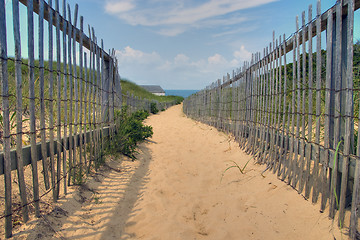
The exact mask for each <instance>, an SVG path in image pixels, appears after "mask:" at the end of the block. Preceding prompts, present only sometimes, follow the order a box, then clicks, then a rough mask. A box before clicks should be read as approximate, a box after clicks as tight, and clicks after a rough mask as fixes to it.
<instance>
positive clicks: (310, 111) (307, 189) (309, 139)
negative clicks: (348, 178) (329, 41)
mask: <svg viewBox="0 0 360 240" xmlns="http://www.w3.org/2000/svg"><path fill="white" fill-rule="evenodd" d="M308 22H309V28H310V29H312V5H310V6H309V11H308ZM308 39H309V40H308V54H309V62H308V69H309V74H308V86H309V88H308V99H309V101H308V134H307V142H312V135H313V130H312V127H313V123H312V119H313V54H312V53H313V44H312V42H313V40H312V37H311V32H310V31H308ZM320 44H321V42H320ZM319 54H321V50H320V53H319ZM320 56H321V55H320ZM304 101H305V100H304ZM308 146H309V145H308ZM303 147H304V151H306V153H307V154H306V170H305V179H304V184H305V197H306V198H309V196H310V190H311V183H312V181H311V179H310V178H311V175H310V172H311V147H308V148H306V149H305V146H303Z"/></svg>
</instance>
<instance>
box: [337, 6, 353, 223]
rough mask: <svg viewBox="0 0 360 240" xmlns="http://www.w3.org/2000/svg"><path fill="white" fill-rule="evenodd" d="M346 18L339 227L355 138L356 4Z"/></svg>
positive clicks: (349, 8)
mask: <svg viewBox="0 0 360 240" xmlns="http://www.w3.org/2000/svg"><path fill="white" fill-rule="evenodd" d="M345 16H346V17H345V18H344V16H342V21H343V29H342V31H343V32H342V35H343V40H342V44H343V46H344V47H345V49H343V53H345V54H343V53H342V54H343V56H344V59H342V60H343V61H344V64H345V66H347V67H346V69H345V71H344V72H343V73H342V81H343V85H345V87H346V90H344V91H345V92H343V94H344V95H345V102H344V103H342V106H341V107H342V108H345V117H344V118H345V132H344V152H343V154H344V159H343V162H342V175H341V187H340V202H339V225H340V227H342V226H343V225H344V218H345V201H346V192H347V186H348V179H349V176H348V172H349V154H350V153H351V149H350V148H351V145H352V137H353V128H354V127H353V124H352V117H353V110H354V109H353V106H354V102H353V44H354V43H353V41H354V2H353V1H349V3H348V12H347V15H345Z"/></svg>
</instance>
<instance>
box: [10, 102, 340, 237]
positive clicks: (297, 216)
mask: <svg viewBox="0 0 360 240" xmlns="http://www.w3.org/2000/svg"><path fill="white" fill-rule="evenodd" d="M146 124H149V125H151V126H153V129H154V135H153V137H152V138H151V139H150V140H149V141H146V142H144V143H142V144H141V146H140V149H139V154H138V160H136V161H134V162H132V161H131V160H130V159H127V158H124V157H116V158H114V157H112V158H108V159H107V165H106V166H104V167H103V168H102V170H101V171H99V173H98V174H97V175H94V176H93V177H91V178H90V179H89V180H88V181H87V184H85V185H84V186H82V187H72V188H71V193H70V194H68V195H67V196H66V197H63V198H62V199H61V200H60V201H59V202H58V203H57V204H56V207H55V208H54V210H53V211H52V212H51V213H50V214H47V215H45V216H44V217H43V218H40V219H38V220H36V219H33V220H32V221H30V222H29V223H28V224H26V225H23V226H21V227H20V228H19V229H18V232H17V233H16V234H15V236H14V238H15V239H186V240H188V239H189V240H190V239H326V240H328V239H334V237H335V238H336V239H341V237H342V238H344V239H346V236H344V235H343V236H341V235H340V231H339V229H338V228H337V226H336V222H333V221H332V220H330V219H328V217H327V215H328V214H327V212H326V211H325V212H324V213H320V212H319V208H320V207H319V205H313V204H312V203H311V202H310V201H307V200H305V199H304V198H303V196H302V195H300V194H298V193H297V192H296V191H295V190H294V189H293V188H291V187H290V186H288V185H287V184H286V183H285V182H282V181H280V180H279V179H277V177H276V176H275V175H274V174H272V173H270V172H268V171H267V172H265V173H264V175H263V176H262V175H261V172H262V171H263V170H264V169H265V166H262V165H258V164H256V163H255V161H254V160H253V159H251V156H249V155H247V154H245V153H244V152H242V151H241V150H240V149H239V147H238V144H237V143H236V142H234V141H233V140H232V138H231V137H230V136H228V135H226V134H224V133H222V132H219V131H217V130H216V129H215V128H213V127H210V126H207V125H205V124H202V123H198V122H196V121H193V120H191V119H189V118H186V116H185V115H184V114H183V113H182V106H181V105H178V106H174V107H171V108H170V109H168V110H167V111H165V112H161V113H160V114H157V115H153V116H151V117H150V118H149V119H147V120H146ZM249 159H250V162H249V164H248V166H247V167H246V169H245V173H244V174H241V173H240V172H239V171H238V170H237V169H235V168H232V169H229V170H228V171H227V172H225V174H224V176H223V178H222V175H223V173H224V170H225V169H226V168H227V167H229V166H231V165H232V163H231V162H230V161H235V162H237V163H238V164H239V165H241V166H243V165H244V164H245V163H246V162H247V161H248V160H249Z"/></svg>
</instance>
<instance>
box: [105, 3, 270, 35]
mask: <svg viewBox="0 0 360 240" xmlns="http://www.w3.org/2000/svg"><path fill="white" fill-rule="evenodd" d="M274 1H277V0H252V1H248V0H237V1H234V0H207V1H205V2H204V3H201V4H197V3H196V1H185V0H179V1H169V0H156V1H148V2H144V1H141V0H111V1H108V2H106V4H105V11H106V12H107V13H109V14H112V15H116V16H117V17H118V18H120V19H122V20H124V21H125V22H127V23H128V24H131V25H142V26H152V27H154V26H158V27H161V30H160V31H158V33H159V34H162V35H166V36H176V35H178V34H181V33H183V32H184V31H186V30H187V29H189V28H192V27H196V28H201V27H216V26H229V25H234V24H239V23H241V22H244V21H246V20H247V19H246V18H245V17H243V16H238V15H236V16H232V17H229V16H226V15H227V14H233V13H235V12H237V11H239V10H243V9H247V8H252V7H257V6H260V5H263V4H267V3H270V2H274ZM136 3H138V4H136ZM135 6H136V7H135Z"/></svg>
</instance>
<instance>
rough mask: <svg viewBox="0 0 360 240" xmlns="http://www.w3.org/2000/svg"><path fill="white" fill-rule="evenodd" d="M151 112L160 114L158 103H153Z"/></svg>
mask: <svg viewBox="0 0 360 240" xmlns="http://www.w3.org/2000/svg"><path fill="white" fill-rule="evenodd" d="M150 112H151V113H152V114H157V113H158V112H159V109H157V107H156V103H151V104H150Z"/></svg>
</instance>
